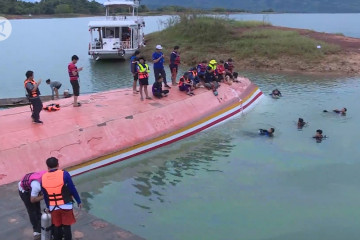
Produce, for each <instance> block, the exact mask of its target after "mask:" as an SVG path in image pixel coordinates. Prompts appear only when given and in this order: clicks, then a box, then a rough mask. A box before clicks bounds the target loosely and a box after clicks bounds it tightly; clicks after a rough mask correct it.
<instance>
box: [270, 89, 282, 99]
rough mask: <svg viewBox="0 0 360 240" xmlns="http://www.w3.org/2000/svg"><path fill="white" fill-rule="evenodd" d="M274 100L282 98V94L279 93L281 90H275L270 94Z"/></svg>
mask: <svg viewBox="0 0 360 240" xmlns="http://www.w3.org/2000/svg"><path fill="white" fill-rule="evenodd" d="M270 95H271V96H272V97H273V98H279V97H282V95H281V92H280V91H279V89H277V88H276V89H274V90H273V91H272V92H271V94H270Z"/></svg>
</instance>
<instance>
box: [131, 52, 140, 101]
mask: <svg viewBox="0 0 360 240" xmlns="http://www.w3.org/2000/svg"><path fill="white" fill-rule="evenodd" d="M139 54H140V51H139V50H136V51H135V52H134V55H132V56H131V58H130V69H131V73H132V75H133V77H134V81H133V93H134V94H137V93H139V90H137V89H136V83H137V81H138V79H139V76H138V72H137V71H136V70H137V64H138V63H139Z"/></svg>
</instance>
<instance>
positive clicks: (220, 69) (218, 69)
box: [216, 64, 225, 75]
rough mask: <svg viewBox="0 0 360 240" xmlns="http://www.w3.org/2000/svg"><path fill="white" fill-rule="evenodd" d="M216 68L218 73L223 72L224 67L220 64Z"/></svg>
mask: <svg viewBox="0 0 360 240" xmlns="http://www.w3.org/2000/svg"><path fill="white" fill-rule="evenodd" d="M216 70H217V72H218V74H220V75H222V74H224V73H225V67H224V65H222V64H219V65H217V67H216Z"/></svg>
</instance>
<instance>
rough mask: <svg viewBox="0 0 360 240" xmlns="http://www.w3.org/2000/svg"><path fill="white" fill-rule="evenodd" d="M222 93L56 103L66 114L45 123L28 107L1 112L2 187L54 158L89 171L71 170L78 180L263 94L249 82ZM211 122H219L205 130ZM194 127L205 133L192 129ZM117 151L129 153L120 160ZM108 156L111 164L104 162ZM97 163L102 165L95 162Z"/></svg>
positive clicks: (50, 115)
mask: <svg viewBox="0 0 360 240" xmlns="http://www.w3.org/2000/svg"><path fill="white" fill-rule="evenodd" d="M149 90H150V86H149ZM218 92H219V95H218V96H217V97H215V96H214V95H213V93H212V91H208V90H206V89H204V88H199V89H196V90H195V94H196V95H195V96H192V97H190V96H188V95H186V94H185V93H184V92H180V91H179V90H178V89H177V87H173V88H172V89H171V91H170V94H169V96H168V97H166V98H163V99H155V98H153V100H144V101H140V95H139V94H135V95H134V94H133V93H132V89H118V90H113V91H108V92H103V93H96V94H90V95H83V96H80V97H79V99H80V102H81V103H82V106H81V107H73V106H72V101H73V99H72V98H67V99H60V100H56V103H59V104H60V105H61V110H59V111H56V112H46V111H42V112H41V113H40V118H41V120H42V121H43V122H44V124H34V123H32V121H31V118H30V115H31V112H30V109H29V107H28V106H25V107H18V108H13V109H7V110H3V111H0V125H1V128H0V185H3V184H7V183H10V182H13V181H17V180H19V179H20V178H21V177H22V176H23V175H24V174H25V173H28V172H33V171H39V170H44V169H46V164H45V161H46V159H47V158H48V157H51V156H54V157H57V158H58V159H59V162H60V167H61V168H68V167H71V166H75V165H79V166H80V167H85V168H84V169H82V170H81V171H76V169H75V170H74V169H69V171H70V173H71V174H72V175H76V174H79V173H82V172H86V171H88V170H89V169H94V168H98V167H100V166H102V165H108V164H110V163H113V162H114V159H115V160H116V159H120V160H124V159H127V158H130V157H131V156H134V155H136V154H140V153H144V152H146V151H149V150H151V149H154V148H155V144H157V145H156V146H158V147H159V146H163V145H166V144H169V143H171V142H174V141H176V140H180V139H182V138H184V137H186V136H189V135H192V134H194V133H196V132H198V131H201V130H204V129H206V128H207V127H209V126H212V125H214V124H215V123H218V122H221V121H223V120H224V119H223V118H220V117H221V116H222V115H221V114H223V113H224V112H225V110H226V111H227V110H229V109H232V107H233V106H234V107H235V106H238V105H239V104H245V103H246V101H250V100H251V102H249V103H246V105H244V106H245V107H244V108H246V106H248V105H250V103H252V102H253V101H254V100H256V99H257V98H258V97H259V96H260V95H261V94H262V93H261V91H260V90H258V88H257V87H256V86H255V85H254V84H252V83H251V82H250V81H249V80H248V79H246V78H243V79H241V83H234V84H233V85H231V86H229V85H226V84H222V86H221V87H220V88H219V90H218ZM234 104H235V105H234ZM252 105H253V104H252ZM241 107H243V106H241ZM224 109H225V110H224ZM239 111H240V110H239ZM209 119H210V120H211V119H216V122H215V120H214V121H213V122H212V123H211V124H212V125H209V124H208V125H204V124H206V121H210V120H209ZM194 126H195V127H196V126H199V128H197V129H196V130H192V129H190V127H194ZM200 127H201V128H200ZM176 134H182V135H181V137H176V136H177V135H176ZM174 136H175V137H174ZM170 137H172V138H171V139H170ZM167 138H168V139H170V140H167ZM147 146H149V147H147ZM136 149H138V152H136V153H133V152H131V151H135V150H136ZM117 151H126V153H129V154H128V155H126V157H123V158H119V155H116V154H114V153H116V152H117ZM130 153H131V154H130ZM121 154H123V152H122V153H121ZM105 157H106V158H109V159H110V160H109V161H108V162H101V163H99V161H98V160H99V159H100V160H103V159H104V158H105ZM102 158H103V159H102ZM111 158H112V159H111ZM94 159H97V160H96V161H98V162H94V161H90V162H89V160H94ZM90 163H91V164H93V165H91V167H89V166H87V165H89V164H90ZM86 167H87V168H86Z"/></svg>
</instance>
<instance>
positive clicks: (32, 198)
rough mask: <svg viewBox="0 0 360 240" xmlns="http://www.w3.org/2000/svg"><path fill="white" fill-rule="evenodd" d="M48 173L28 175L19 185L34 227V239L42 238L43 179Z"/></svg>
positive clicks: (21, 196) (20, 193)
mask: <svg viewBox="0 0 360 240" xmlns="http://www.w3.org/2000/svg"><path fill="white" fill-rule="evenodd" d="M44 173H46V171H41V172H34V173H28V174H26V175H25V176H24V177H23V178H22V179H21V181H20V182H19V184H18V189H19V195H20V198H21V200H22V201H23V202H24V205H25V207H26V210H27V213H28V215H29V218H30V222H31V225H32V227H33V236H34V239H40V237H41V209H40V201H41V200H43V199H44V196H43V195H42V193H41V177H42V176H43V175H44Z"/></svg>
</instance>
